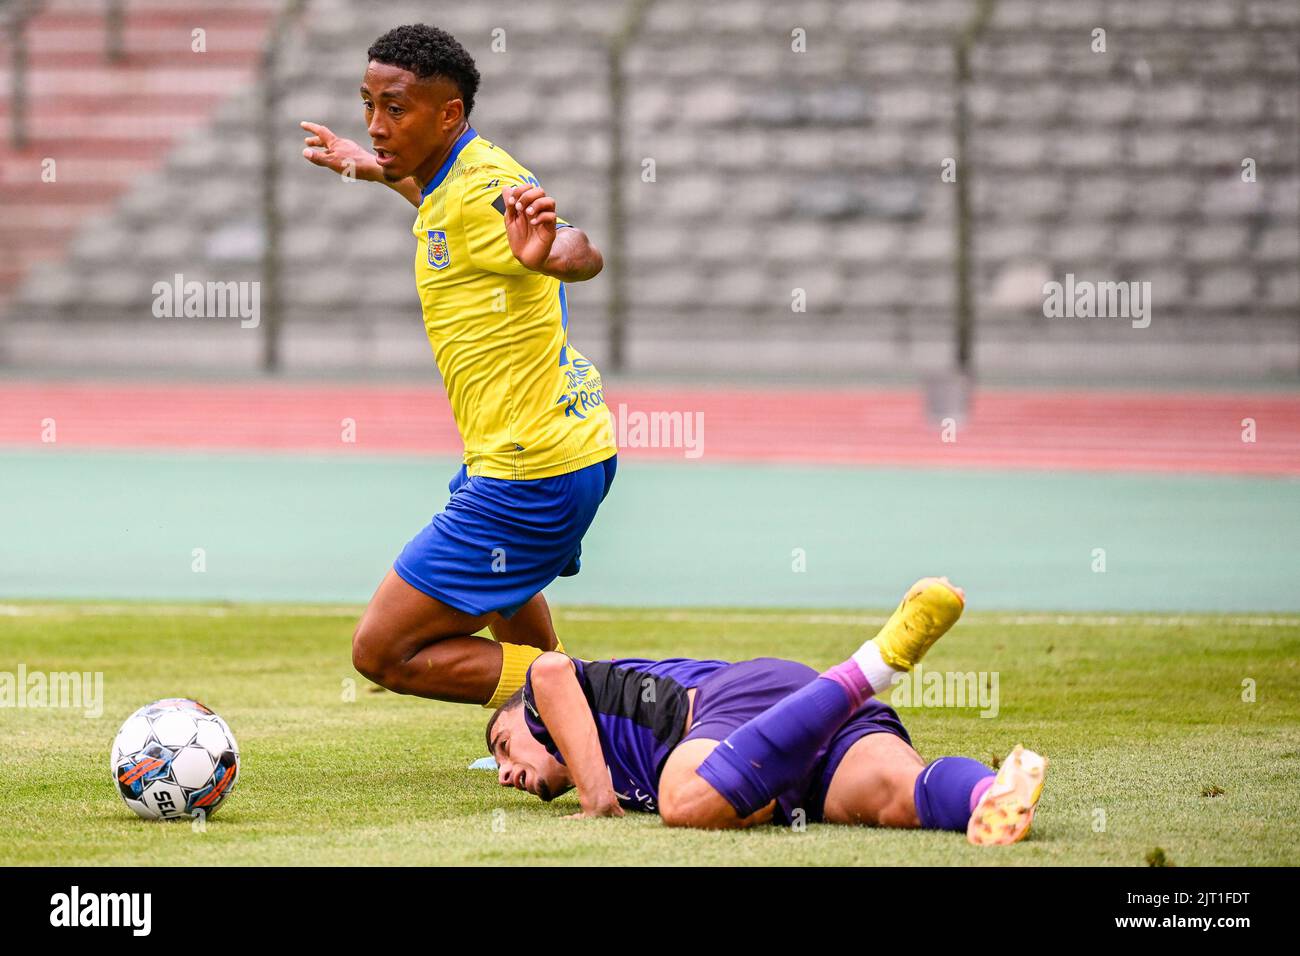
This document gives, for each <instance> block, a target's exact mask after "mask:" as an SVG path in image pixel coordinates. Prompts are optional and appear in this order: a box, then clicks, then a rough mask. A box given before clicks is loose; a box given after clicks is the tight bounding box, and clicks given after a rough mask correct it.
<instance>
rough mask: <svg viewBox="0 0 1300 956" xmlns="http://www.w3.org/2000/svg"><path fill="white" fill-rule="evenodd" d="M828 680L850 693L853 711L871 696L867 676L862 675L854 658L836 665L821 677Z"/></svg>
mask: <svg viewBox="0 0 1300 956" xmlns="http://www.w3.org/2000/svg"><path fill="white" fill-rule="evenodd" d="M821 676H822V677H824V678H826V679H827V680H833V681H835V683H837V684H839V685H840V686H841V687H843V688H844V689H845V691H847V692H848V695H849V700H851V701H852V702H853V709H854V710H857V709H858V708H859V707H861V706H862V705H863V704H864V703H866V701H867V699H868V698H869V697H870V696H871V684H869V683H868V682H867V675H866V674H864V673H862V668H861V667H859V666H858V662H857V661H855V660H854V659H853V658H851V657H850V658H849V659H848V660H847V661H844V662H842V663H840V664H836V665H835V666H834V667H832V668H831V669H830V670H828V671H825V672H824V673H822V675H821Z"/></svg>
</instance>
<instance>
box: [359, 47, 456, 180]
mask: <svg viewBox="0 0 1300 956" xmlns="http://www.w3.org/2000/svg"><path fill="white" fill-rule="evenodd" d="M361 103H362V106H363V108H364V109H365V113H366V131H367V132H368V133H369V134H370V142H371V144H372V145H373V146H374V148H375V156H376V157H377V158H378V160H379V165H380V168H382V169H383V171H384V178H385V179H387V180H388V181H389V182H394V183H395V182H398V181H399V180H402V179H405V178H406V177H407V176H414V177H415V178H416V179H418V180H419V181H420V182H421V183H427V182H428V181H429V180H430V179H432V178H433V174H434V173H435V172H437V170H438V165H439V164H440V163H441V162H442V160H443V158H444V157H445V156H446V155H447V153H448V151H449V150H450V149H451V145H452V143H454V142H455V141H456V136H457V134H458V133H459V132H460V129H461V125H462V122H463V121H464V119H465V107H464V104H463V103H462V102H461V100H460V94H459V92H458V91H457V89H456V85H455V84H454V83H452V82H451V81H450V80H445V79H440V78H436V77H435V78H431V79H426V80H421V79H420V78H419V77H417V76H416V75H415V74H414V73H412V72H410V71H409V70H403V69H402V68H400V67H396V66H390V65H388V64H387V63H373V62H372V63H371V64H370V65H369V66H368V67H367V68H366V75H365V77H364V78H363V79H362V82H361Z"/></svg>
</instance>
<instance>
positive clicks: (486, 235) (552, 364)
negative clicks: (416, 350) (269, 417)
mask: <svg viewBox="0 0 1300 956" xmlns="http://www.w3.org/2000/svg"><path fill="white" fill-rule="evenodd" d="M530 184H531V185H536V184H537V180H536V179H535V178H534V177H533V175H532V174H531V173H530V172H529V171H528V170H527V169H525V168H524V167H522V166H520V165H519V164H518V163H517V162H515V161H514V159H512V158H511V157H510V155H509V154H507V153H506V152H505V150H503V149H500V148H498V147H497V146H494V145H493V144H492V143H489V142H488V141H487V140H485V139H483V138H482V137H481V136H479V135H478V134H477V133H475V132H474V130H473V129H472V128H470V129H467V130H466V131H465V133H464V134H462V135H461V137H460V138H459V139H457V140H456V143H455V145H454V146H453V147H452V150H451V153H450V154H449V155H448V157H447V161H446V162H445V163H443V165H442V167H441V168H440V169H439V170H438V172H437V174H436V175H435V176H434V178H433V179H432V180H431V181H430V182H429V184H428V185H427V186H426V187H425V189H424V194H423V198H422V200H421V203H420V211H419V214H418V215H417V216H416V219H415V227H414V232H415V238H416V240H417V241H418V244H419V246H418V250H417V253H416V256H415V281H416V285H417V286H418V287H419V292H420V304H421V307H422V309H423V311H424V328H425V331H426V332H427V333H428V335H429V342H430V344H431V345H432V346H433V356H434V360H435V361H436V362H437V363H438V370H439V371H440V372H441V373H442V379H443V383H444V384H445V385H446V388H447V398H448V399H449V400H450V401H451V410H452V414H453V415H454V416H455V418H456V426H457V428H459V429H460V437H461V440H462V441H463V442H464V443H465V468H466V471H467V472H468V474H469V475H470V476H476V475H485V476H487V477H490V478H508V479H513V480H516V481H523V480H527V479H532V478H546V477H549V476H551V475H562V474H565V473H567V472H571V471H577V470H578V469H579V468H585V467H586V466H587V465H592V464H595V463H596V462H599V461H604V460H605V459H606V458H609V457H611V456H612V455H614V453H615V452H616V451H617V447H616V445H615V443H614V433H613V428H612V427H611V423H610V415H609V409H607V408H606V407H605V396H604V392H603V387H602V384H601V379H600V372H598V371H597V370H596V367H595V366H594V365H593V364H592V363H591V362H589V361H587V360H586V359H585V358H583V357H582V355H581V354H580V353H579V352H578V351H577V350H576V349H574V348H573V346H571V345H570V344H569V341H568V325H569V310H568V304H567V302H566V301H565V297H564V284H563V283H562V282H560V281H559V280H558V279H554V278H552V277H550V276H545V275H542V274H541V273H538V272H531V271H529V270H528V269H526V268H525V267H524V266H523V265H522V264H520V262H519V260H517V259H516V258H515V257H514V254H513V253H511V251H510V243H509V241H508V240H507V239H506V228H505V204H504V201H503V200H502V198H501V190H502V187H504V186H508V185H520V186H524V185H530ZM561 223H563V220H561ZM563 224H564V225H568V224H567V223H563Z"/></svg>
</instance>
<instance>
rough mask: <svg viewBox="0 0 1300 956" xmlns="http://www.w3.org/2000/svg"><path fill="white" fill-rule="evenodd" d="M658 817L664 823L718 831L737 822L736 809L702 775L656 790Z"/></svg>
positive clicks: (672, 825)
mask: <svg viewBox="0 0 1300 956" xmlns="http://www.w3.org/2000/svg"><path fill="white" fill-rule="evenodd" d="M659 816H660V818H661V819H662V820H663V821H664V824H665V825H666V826H670V827H694V828H696V829H704V830H718V829H722V828H725V827H733V826H735V825H736V823H737V822H738V821H737V817H736V811H735V810H734V809H732V806H731V804H729V803H727V801H726V800H725V799H724V798H723V796H722V794H720V793H718V791H716V790H714V789H713V788H712V787H711V786H709V785H708V783H706V782H705V781H704V780H703V779H702V778H700V777H695V778H694V779H693V780H692V779H688V780H685V781H682V782H681V783H677V784H674V785H672V786H670V787H668V788H667V789H664V790H661V791H660V793H659Z"/></svg>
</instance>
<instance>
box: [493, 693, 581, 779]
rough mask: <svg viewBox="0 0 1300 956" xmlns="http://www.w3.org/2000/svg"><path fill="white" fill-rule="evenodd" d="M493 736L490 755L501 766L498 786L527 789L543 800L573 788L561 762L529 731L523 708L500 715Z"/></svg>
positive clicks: (567, 772)
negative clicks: (525, 723)
mask: <svg viewBox="0 0 1300 956" xmlns="http://www.w3.org/2000/svg"><path fill="white" fill-rule="evenodd" d="M492 735H493V736H492V756H493V757H495V758H496V761H497V766H498V767H499V768H500V770H499V772H498V774H497V779H498V780H499V781H500V783H501V786H503V787H514V788H516V789H518V790H526V791H527V792H528V793H531V794H532V795H533V796H535V797H541V798H542V799H543V800H554V799H555V798H556V797H558V796H559V795H560V794H562V793H564V792H565V791H566V790H569V789H571V788H572V787H573V781H572V779H571V778H570V777H569V771H568V770H567V769H566V768H565V766H564V764H562V763H560V762H559V761H558V760H556V759H555V758H554V757H552V756H551V755H550V754H549V753H547V752H546V748H545V747H543V746H542V745H541V744H539V743H538V742H537V740H536V739H535V738H534V737H533V735H532V734H530V733H529V732H528V728H527V727H526V726H525V725H524V709H523V708H522V707H516V708H515V709H514V710H511V711H508V712H506V713H504V714H502V715H501V717H500V718H499V719H498V720H497V722H496V725H495V726H494V727H493V728H492Z"/></svg>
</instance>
